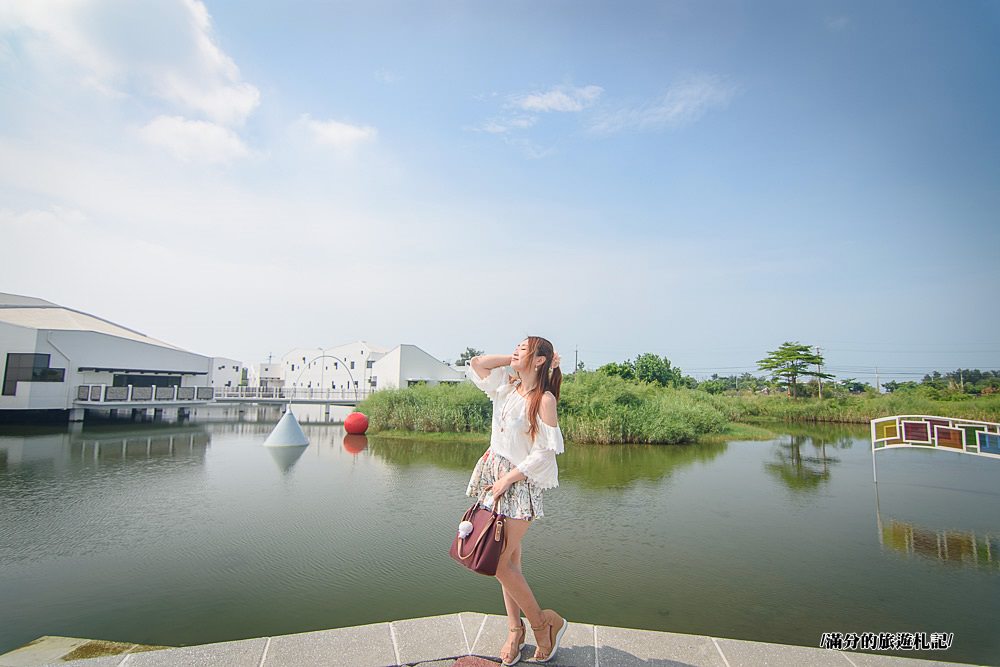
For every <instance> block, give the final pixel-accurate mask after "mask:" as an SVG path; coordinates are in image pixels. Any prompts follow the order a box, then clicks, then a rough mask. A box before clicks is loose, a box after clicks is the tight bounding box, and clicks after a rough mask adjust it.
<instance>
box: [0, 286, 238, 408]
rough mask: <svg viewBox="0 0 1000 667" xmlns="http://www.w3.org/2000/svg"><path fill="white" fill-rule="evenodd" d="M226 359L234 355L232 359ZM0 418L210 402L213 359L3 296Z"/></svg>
mask: <svg viewBox="0 0 1000 667" xmlns="http://www.w3.org/2000/svg"><path fill="white" fill-rule="evenodd" d="M230 361H231V360H230ZM0 363H2V364H3V386H2V390H0V416H2V414H3V413H6V412H8V411H21V410H68V411H70V419H74V420H75V419H82V418H83V411H84V409H86V408H101V409H107V408H112V409H117V408H132V409H146V408H149V409H154V410H156V409H170V410H173V411H176V410H177V409H178V408H181V409H186V408H187V407H188V406H191V405H198V404H203V403H205V402H207V401H208V400H210V399H211V391H212V390H211V384H210V380H209V375H210V373H211V368H212V365H211V364H212V360H211V359H210V358H209V357H205V356H202V355H200V354H194V353H193V352H188V351H187V350H182V349H180V348H178V347H175V346H173V345H170V344H169V343H165V342H163V341H161V340H157V339H155V338H151V337H149V336H147V335H145V334H143V333H140V332H138V331H134V330H132V329H129V328H127V327H123V326H121V325H119V324H115V323H114V322H109V321H108V320H105V319H102V318H100V317H97V316H95V315H91V314H89V313H84V312H82V311H79V310H74V309H72V308H66V307H64V306H60V305H57V304H54V303H51V302H49V301H45V300H43V299H36V298H33V297H27V296H19V295H16V294H4V293H0Z"/></svg>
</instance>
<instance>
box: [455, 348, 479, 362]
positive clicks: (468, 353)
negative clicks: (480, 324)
mask: <svg viewBox="0 0 1000 667" xmlns="http://www.w3.org/2000/svg"><path fill="white" fill-rule="evenodd" d="M480 354H483V351H482V350H477V349H476V348H474V347H467V348H465V352H463V353H462V355H461V356H460V357H459V358H458V361H456V362H455V365H456V366H464V365H465V364H467V363H469V360H470V359H472V357H478V356H479V355H480Z"/></svg>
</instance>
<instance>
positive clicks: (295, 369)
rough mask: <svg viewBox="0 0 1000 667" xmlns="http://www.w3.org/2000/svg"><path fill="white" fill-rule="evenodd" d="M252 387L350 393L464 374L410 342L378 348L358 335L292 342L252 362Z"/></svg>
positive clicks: (449, 379) (459, 377)
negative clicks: (328, 342)
mask: <svg viewBox="0 0 1000 667" xmlns="http://www.w3.org/2000/svg"><path fill="white" fill-rule="evenodd" d="M252 379H253V382H251V384H255V386H258V387H284V388H288V389H295V390H301V389H306V390H308V389H315V390H321V389H323V390H326V391H328V392H334V393H335V394H343V395H344V396H345V397H351V396H354V395H355V392H357V393H358V394H359V395H365V394H367V393H369V392H371V391H375V390H377V389H391V388H398V387H407V386H411V385H413V384H416V383H419V382H423V383H427V384H437V383H439V382H461V381H462V380H464V379H465V374H464V372H463V371H461V370H456V369H455V368H452V367H451V366H449V365H448V364H446V363H444V362H442V361H440V360H438V359H435V358H434V357H432V356H431V355H430V354H428V353H427V352H424V351H423V350H421V349H420V348H419V347H417V346H416V345H397V346H396V347H394V348H391V349H390V348H384V347H380V346H378V345H372V344H370V343H368V342H367V341H363V340H359V341H356V342H354V343H348V344H346V345H338V346H336V347H328V348H321V347H310V348H295V349H294V350H291V351H290V352H288V353H287V354H284V355H282V357H281V358H280V359H277V360H273V361H271V362H268V363H266V364H257V365H256V367H255V369H254V373H253V377H252Z"/></svg>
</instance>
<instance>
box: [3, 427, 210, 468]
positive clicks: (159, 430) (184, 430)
mask: <svg viewBox="0 0 1000 667" xmlns="http://www.w3.org/2000/svg"><path fill="white" fill-rule="evenodd" d="M211 440H212V437H211V435H210V434H209V432H208V431H207V430H206V428H205V427H204V426H200V425H191V424H164V425H162V426H158V425H152V424H144V425H143V426H142V427H140V428H137V427H135V426H134V425H127V426H124V427H107V426H102V427H99V428H96V429H87V428H84V429H82V430H69V431H67V430H66V428H65V427H58V428H57V429H51V428H50V429H44V428H37V427H26V428H21V429H5V434H4V435H3V436H0V472H7V471H16V470H17V469H19V468H38V469H43V468H44V469H52V470H61V469H66V468H73V467H77V466H78V464H80V463H81V462H93V463H96V464H98V465H100V464H103V463H108V462H113V461H125V460H135V459H147V460H148V459H156V458H174V457H177V458H184V459H192V460H195V461H198V462H203V461H204V458H205V452H206V450H207V449H208V447H209V445H210V444H211Z"/></svg>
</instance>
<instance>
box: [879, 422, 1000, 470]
mask: <svg viewBox="0 0 1000 667" xmlns="http://www.w3.org/2000/svg"><path fill="white" fill-rule="evenodd" d="M871 427H872V470H873V474H874V475H875V481H876V482H877V481H878V472H877V471H876V470H875V452H877V451H880V450H883V449H893V448H896V447H917V448H924V449H940V450H943V451H949V452H959V453H962V454H974V455H976V456H987V457H991V458H1000V424H996V423H994V422H983V421H976V420H973V419H954V418H951V417H937V416H930V415H896V416H895V417H880V418H878V419H873V420H872V423H871Z"/></svg>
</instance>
